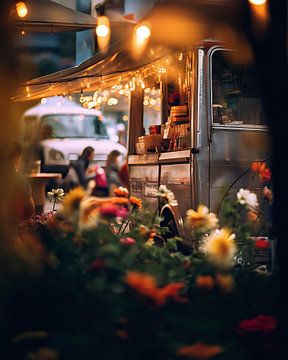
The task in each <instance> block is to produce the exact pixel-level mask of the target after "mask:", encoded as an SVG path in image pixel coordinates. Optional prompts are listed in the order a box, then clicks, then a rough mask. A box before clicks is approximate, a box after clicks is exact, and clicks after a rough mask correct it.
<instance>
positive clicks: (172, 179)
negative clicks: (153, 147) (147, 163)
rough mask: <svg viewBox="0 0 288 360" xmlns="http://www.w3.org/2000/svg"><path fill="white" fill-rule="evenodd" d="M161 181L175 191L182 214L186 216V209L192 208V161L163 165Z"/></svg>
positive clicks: (183, 216)
mask: <svg viewBox="0 0 288 360" xmlns="http://www.w3.org/2000/svg"><path fill="white" fill-rule="evenodd" d="M160 183H161V184H163V185H167V187H168V188H169V190H171V191H173V193H174V194H175V198H176V200H177V201H178V207H179V211H180V214H181V216H182V218H185V216H186V211H187V210H188V209H189V208H191V172H190V163H188V164H173V165H172V164H171V165H162V166H161V176H160Z"/></svg>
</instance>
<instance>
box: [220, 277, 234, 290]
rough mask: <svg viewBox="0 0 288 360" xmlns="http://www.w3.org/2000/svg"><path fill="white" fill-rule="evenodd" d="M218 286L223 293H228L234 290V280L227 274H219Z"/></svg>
mask: <svg viewBox="0 0 288 360" xmlns="http://www.w3.org/2000/svg"><path fill="white" fill-rule="evenodd" d="M216 281H217V284H218V285H219V286H220V288H221V289H222V291H223V292H225V293H227V292H230V291H231V290H232V289H233V286H234V279H233V277H232V276H231V275H229V274H227V275H224V274H217V275H216Z"/></svg>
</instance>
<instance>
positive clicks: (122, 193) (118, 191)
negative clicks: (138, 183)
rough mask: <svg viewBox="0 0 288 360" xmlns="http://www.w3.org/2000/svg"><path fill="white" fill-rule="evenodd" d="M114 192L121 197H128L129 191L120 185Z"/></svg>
mask: <svg viewBox="0 0 288 360" xmlns="http://www.w3.org/2000/svg"><path fill="white" fill-rule="evenodd" d="M114 194H115V195H116V196H119V197H128V196H129V191H128V189H126V188H125V187H123V186H119V187H118V188H117V189H115V190H114Z"/></svg>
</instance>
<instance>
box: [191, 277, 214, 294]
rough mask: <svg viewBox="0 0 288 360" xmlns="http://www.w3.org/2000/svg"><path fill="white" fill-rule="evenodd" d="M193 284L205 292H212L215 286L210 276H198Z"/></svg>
mask: <svg viewBox="0 0 288 360" xmlns="http://www.w3.org/2000/svg"><path fill="white" fill-rule="evenodd" d="M195 283H196V286H197V287H198V288H201V289H207V290H212V289H213V287H214V285H215V282H214V279H213V277H212V276H210V275H198V276H197V278H196V281H195Z"/></svg>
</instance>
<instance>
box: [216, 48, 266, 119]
mask: <svg viewBox="0 0 288 360" xmlns="http://www.w3.org/2000/svg"><path fill="white" fill-rule="evenodd" d="M225 53H226V54H227V52H225V51H219V50H217V51H216V52H214V54H213V56H212V87H213V99H212V101H213V103H212V106H213V122H214V124H217V123H219V124H227V125H241V124H254V125H264V124H265V119H264V113H263V106H262V101H261V92H260V88H259V84H258V83H257V78H256V73H255V67H253V66H249V67H248V66H237V67H236V66H233V64H231V63H230V62H229V61H228V60H227V57H225Z"/></svg>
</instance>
